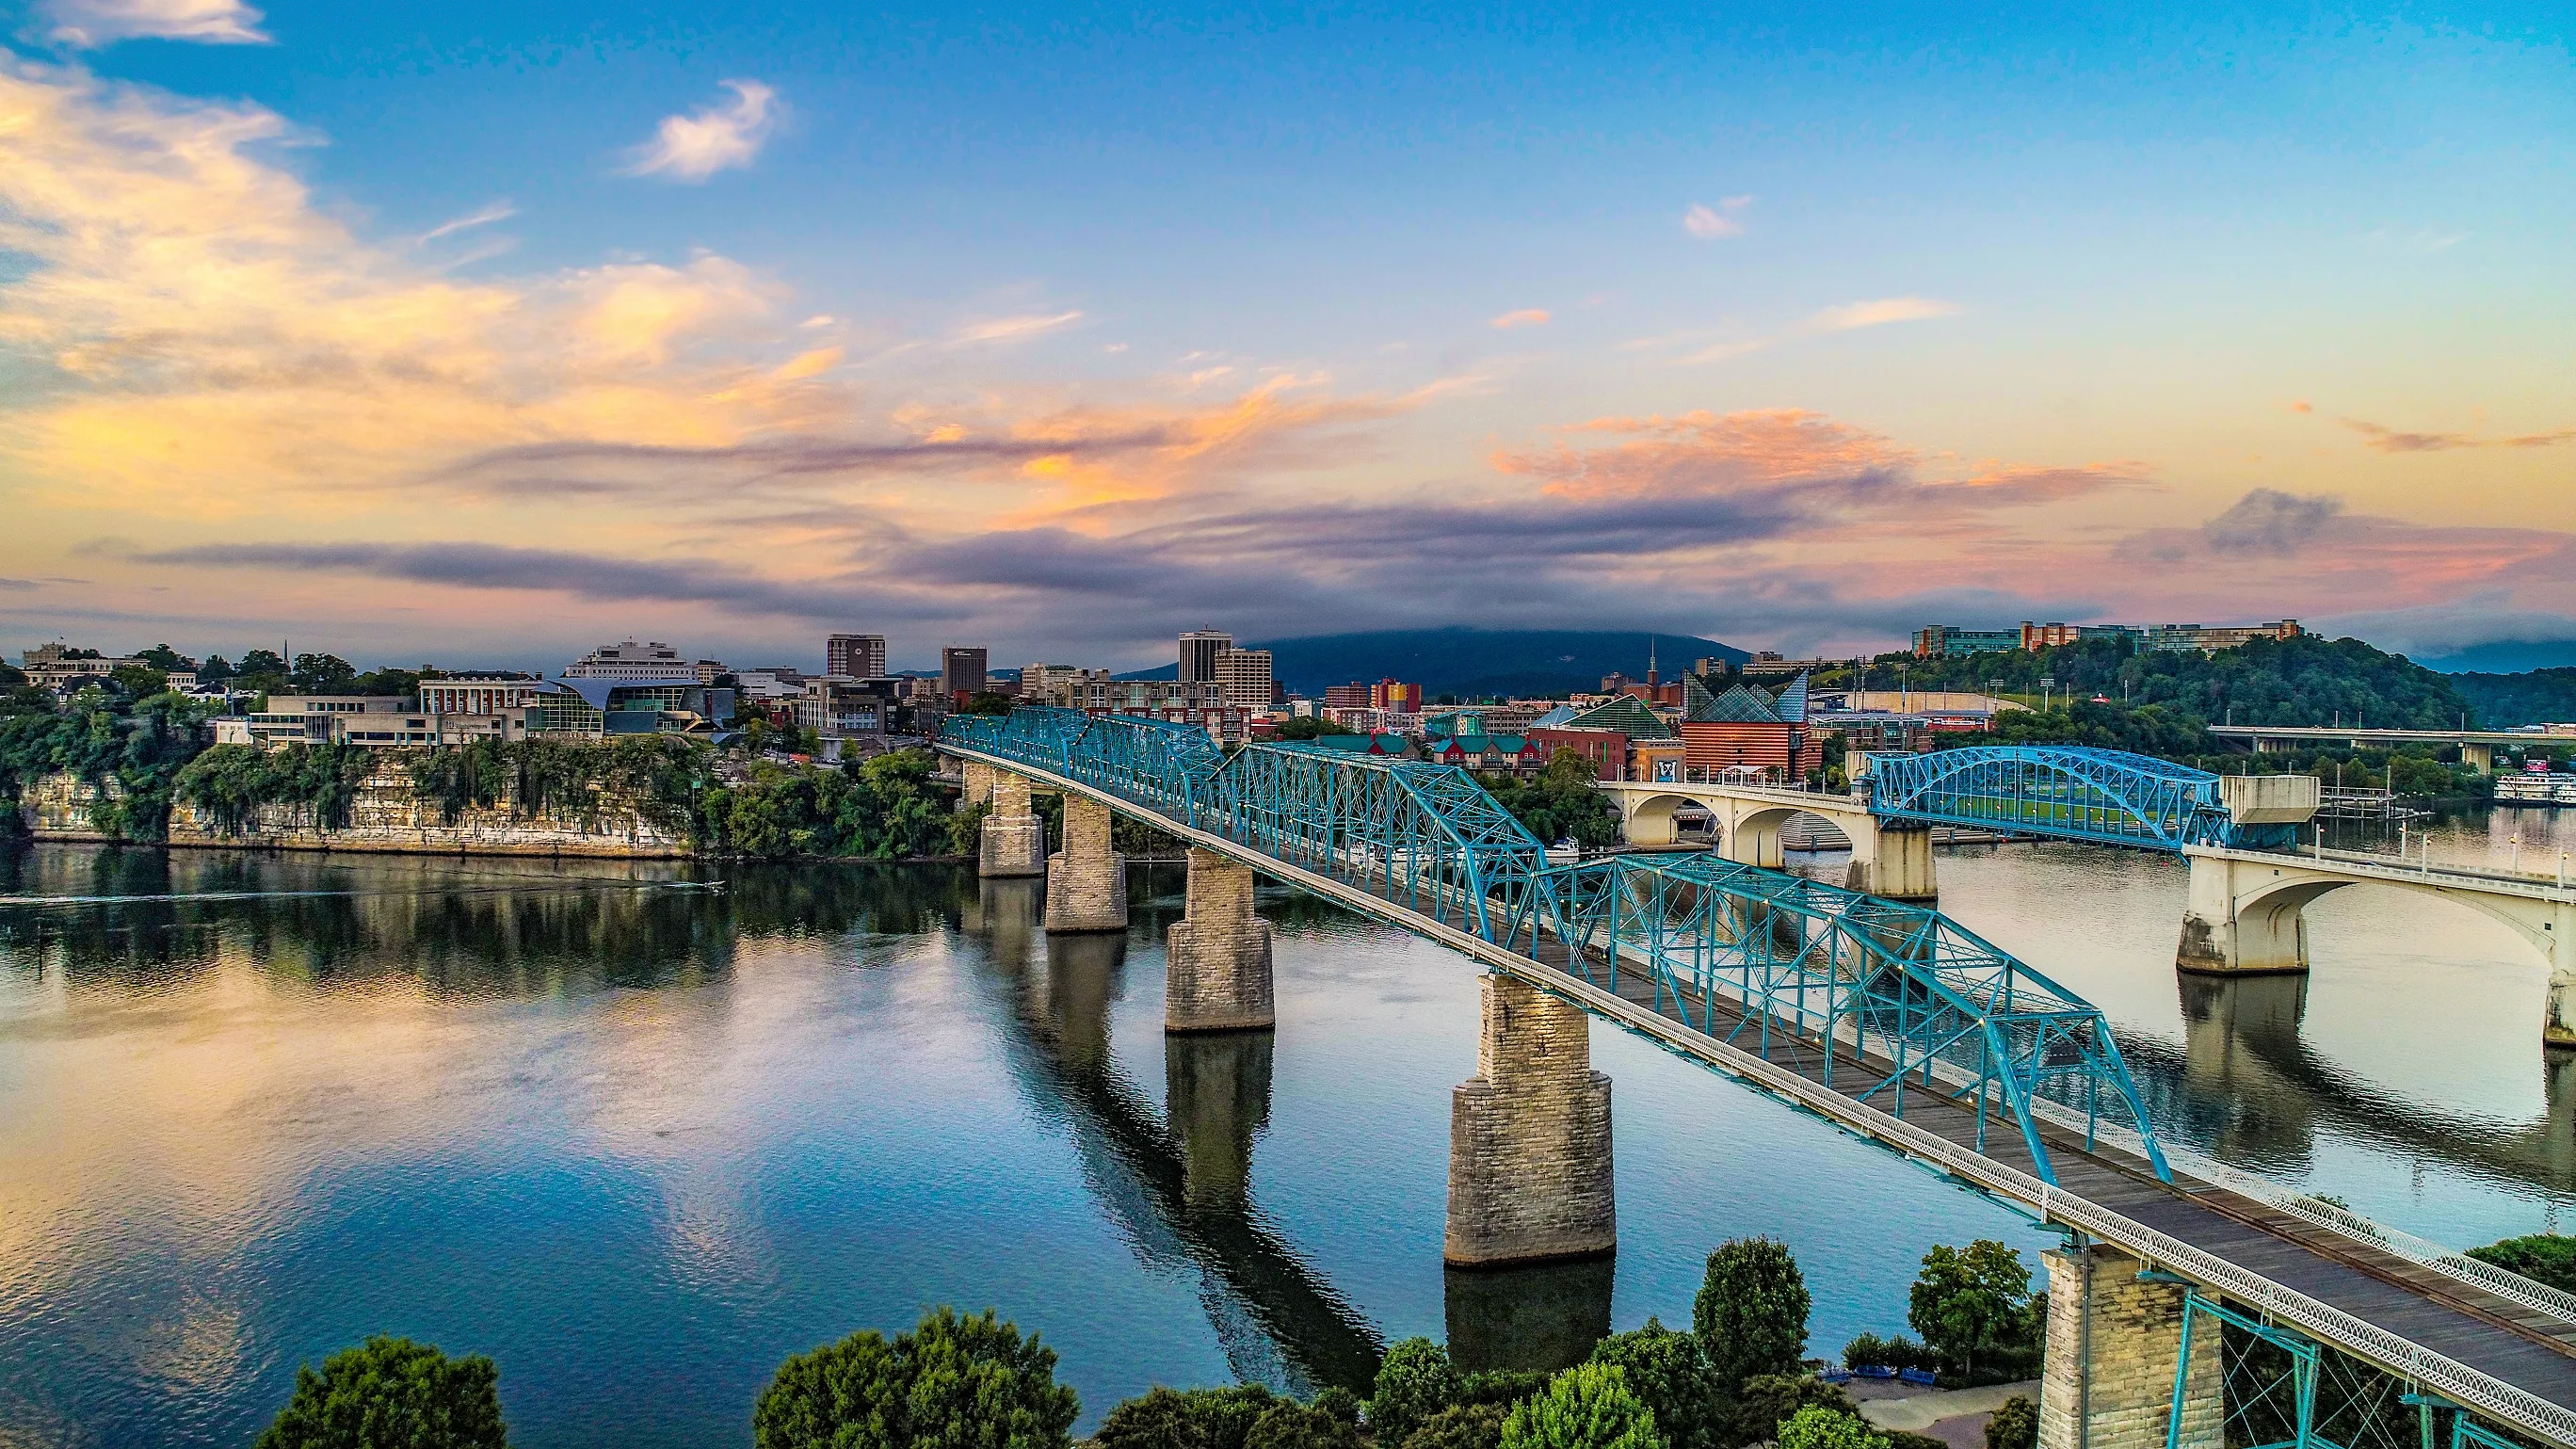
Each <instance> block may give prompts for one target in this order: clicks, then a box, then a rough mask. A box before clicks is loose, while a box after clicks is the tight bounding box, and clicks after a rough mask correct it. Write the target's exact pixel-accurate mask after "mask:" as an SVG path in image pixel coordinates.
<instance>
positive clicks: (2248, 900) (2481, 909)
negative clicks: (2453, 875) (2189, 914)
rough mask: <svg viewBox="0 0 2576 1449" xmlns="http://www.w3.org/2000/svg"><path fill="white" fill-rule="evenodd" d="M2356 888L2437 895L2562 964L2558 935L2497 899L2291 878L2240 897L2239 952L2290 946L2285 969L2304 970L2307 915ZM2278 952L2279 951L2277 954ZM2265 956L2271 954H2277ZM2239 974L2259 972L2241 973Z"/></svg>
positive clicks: (2401, 884)
mask: <svg viewBox="0 0 2576 1449" xmlns="http://www.w3.org/2000/svg"><path fill="white" fill-rule="evenodd" d="M2355 886H2381V887H2385V888H2387V889H2390V890H2395V891H2403V892H2406V893H2407V894H2410V895H2417V896H2435V897H2438V898H2440V899H2443V900H2447V901H2450V902H2452V903H2453V904H2455V905H2460V906H2464V907H2466V908H2468V909H2469V910H2472V911H2475V912H2476V913H2478V914H2479V915H2481V916H2484V917H2486V918H2487V919H2488V920H2491V921H2500V922H2502V923H2504V924H2505V925H2506V926H2508V927H2510V928H2512V930H2513V933H2514V934H2515V935H2516V936H2519V937H2521V938H2522V939H2523V940H2524V941H2526V942H2528V943H2529V944H2530V946H2531V947H2532V949H2533V950H2535V951H2538V952H2539V953H2540V959H2541V961H2542V962H2543V963H2544V964H2546V965H2549V966H2552V967H2555V966H2557V965H2558V952H2557V950H2556V946H2557V933H2556V932H2555V931H2552V930H2550V929H2548V928H2547V926H2546V925H2545V924H2544V923H2543V922H2542V921H2541V920H2540V919H2539V918H2537V917H2536V916H2535V915H2534V914H2533V913H2531V912H2529V911H2516V910H2514V909H2513V908H2511V907H2509V906H2507V905H2505V904H2504V903H2503V902H2504V899H2506V898H2499V897H2492V896H2484V895H2478V894H2474V893H2471V892H2467V891H2445V890H2442V889H2441V888H2440V887H2438V886H2430V885H2427V886H2418V885H2410V884H2408V883H2407V882H2405V881H2397V880H2376V879H2368V878H2363V879H2350V878H2339V877H2331V876H2304V877H2300V876H2288V877H2283V878H2281V879H2279V880H2277V881H2258V882H2256V884H2255V885H2254V887H2253V888H2252V889H2251V890H2247V891H2243V892H2240V893H2239V894H2238V895H2237V898H2236V921H2237V925H2236V930H2237V951H2238V953H2239V954H2240V956H2241V955H2242V954H2243V953H2244V952H2245V951H2246V949H2247V944H2248V937H2249V935H2250V936H2252V937H2254V938H2255V939H2257V940H2259V941H2261V942H2262V943H2264V944H2266V945H2271V944H2273V943H2276V942H2277V943H2279V946H2280V947H2286V954H2287V956H2288V958H2289V959H2291V960H2295V961H2296V962H2297V964H2296V965H2295V966H2292V967H2288V968H2282V969H2290V970H2299V971H2304V970H2306V969H2307V968H2308V929H2307V917H2306V911H2307V908H2308V906H2309V904H2310V903H2311V902H2313V901H2315V900H2316V899H2317V898H2318V897H2320V896H2323V895H2326V894H2328V893H2330V892H2333V891H2339V890H2346V889H2349V888H2351V887H2355ZM2278 951H2279V947H2276V948H2275V953H2277V952H2278ZM2275 953H2267V954H2275ZM2239 969H2260V968H2243V967H2240V968H2239Z"/></svg>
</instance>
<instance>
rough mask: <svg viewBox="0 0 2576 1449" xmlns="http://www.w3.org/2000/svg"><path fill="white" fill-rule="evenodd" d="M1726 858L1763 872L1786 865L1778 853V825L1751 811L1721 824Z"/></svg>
mask: <svg viewBox="0 0 2576 1449" xmlns="http://www.w3.org/2000/svg"><path fill="white" fill-rule="evenodd" d="M1724 823H1725V828H1726V858H1727V859H1729V860H1731V861H1734V862H1735V863H1736V864H1738V865H1758V866H1761V867H1762V868H1764V869H1765V870H1778V869H1780V868H1781V867H1782V866H1784V865H1786V864H1788V857H1787V856H1785V855H1783V854H1781V852H1780V822H1779V821H1778V820H1776V819H1773V820H1765V819H1762V818H1761V817H1759V816H1756V815H1753V814H1751V813H1750V812H1739V814H1738V818H1737V819H1734V820H1729V821H1726V822H1724Z"/></svg>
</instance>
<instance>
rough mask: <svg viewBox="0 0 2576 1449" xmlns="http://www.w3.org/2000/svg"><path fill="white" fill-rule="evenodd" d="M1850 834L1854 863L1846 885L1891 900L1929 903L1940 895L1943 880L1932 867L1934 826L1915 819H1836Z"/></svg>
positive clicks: (1852, 862)
mask: <svg viewBox="0 0 2576 1449" xmlns="http://www.w3.org/2000/svg"><path fill="white" fill-rule="evenodd" d="M1836 823H1837V824H1839V825H1841V826H1842V828H1843V833H1844V834H1846V835H1848V836H1850V837H1851V843H1852V858H1851V865H1850V867H1849V868H1848V869H1847V870H1846V871H1845V873H1844V876H1843V885H1844V887H1845V888H1846V889H1850V890H1856V891H1859V892H1860V893H1862V894H1863V895H1872V896H1884V897H1886V898H1887V899H1889V900H1896V901H1918V902H1921V903H1923V904H1925V905H1929V904H1931V903H1932V902H1934V901H1937V900H1939V899H1940V898H1941V883H1940V880H1939V878H1938V877H1937V876H1935V875H1934V873H1933V869H1932V827H1931V826H1929V825H1926V824H1923V823H1921V822H1919V821H1913V820H1888V821H1881V822H1874V823H1873V824H1871V825H1870V826H1868V827H1866V828H1863V827H1859V826H1856V825H1854V824H1851V823H1849V822H1843V821H1837V822H1836Z"/></svg>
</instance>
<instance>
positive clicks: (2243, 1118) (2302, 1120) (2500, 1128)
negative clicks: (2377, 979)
mask: <svg viewBox="0 0 2576 1449" xmlns="http://www.w3.org/2000/svg"><path fill="white" fill-rule="evenodd" d="M2177 979H2178V980H2179V982H2180V984H2181V992H2182V1018H2183V1045H2182V1046H2181V1048H2180V1049H2176V1047H2175V1046H2174V1045H2173V1043H2172V1042H2171V1041H2170V1040H2168V1039H2164V1038H2160V1037H2152V1036H2146V1035H2142V1034H2139V1033H2135V1032H2125V1031H2124V1032H2120V1033H2117V1035H2118V1037H2119V1043H2120V1052H2121V1054H2122V1055H2123V1056H2125V1057H2126V1058H2127V1059H2128V1061H2129V1064H2130V1067H2131V1070H2132V1072H2133V1073H2134V1075H2135V1076H2136V1079H2137V1082H2138V1090H2139V1092H2140V1093H2141V1094H2142V1095H2144V1096H2145V1097H2146V1098H2147V1105H2148V1108H2149V1110H2150V1111H2151V1112H2152V1113H2153V1114H2154V1116H2155V1118H2156V1120H2157V1122H2159V1123H2160V1124H2164V1125H2165V1127H2166V1129H2167V1130H2168V1131H2171V1132H2172V1133H2173V1134H2174V1136H2175V1137H2176V1138H2177V1139H2179V1140H2184V1141H2189V1142H2194V1143H2198V1144H2205V1145H2206V1148H2207V1150H2209V1151H2210V1152H2211V1153H2212V1155H2214V1156H2218V1157H2221V1158H2224V1159H2226V1160H2227V1161H2230V1162H2235V1163H2239V1164H2242V1165H2244V1166H2247V1167H2249V1168H2251V1169H2253V1170H2255V1171H2260V1172H2272V1171H2284V1170H2286V1171H2293V1172H2295V1171H2300V1170H2304V1169H2305V1168H2306V1167H2307V1166H2308V1165H2309V1164H2310V1162H2311V1160H2312V1158H2313V1155H2314V1151H2315V1146H2316V1136H2317V1133H2318V1132H2319V1131H2320V1130H2325V1131H2337V1132H2343V1133H2346V1134H2349V1135H2352V1136H2356V1137H2362V1138H2367V1139H2371V1140H2374V1141H2377V1142H2380V1143H2383V1144H2386V1145H2389V1146H2393V1147H2397V1148H2401V1149H2403V1150H2405V1151H2406V1152H2408V1153H2410V1154H2417V1155H2421V1156H2423V1157H2425V1158H2428V1159H2431V1160H2434V1161H2439V1162H2442V1163H2445V1164H2447V1165H2450V1166H2455V1167H2463V1168H2467V1169H2469V1170H2471V1171H2473V1172H2477V1173H2480V1174H2482V1175H2485V1176H2488V1177H2491V1178H2494V1179H2498V1180H2502V1181H2505V1182H2509V1183H2515V1184H2527V1185H2531V1186H2536V1187H2541V1188H2545V1189H2548V1190H2550V1191H2553V1192H2576V1056H2571V1055H2570V1054H2568V1053H2564V1052H2551V1053H2545V1054H2542V1055H2543V1057H2544V1060H2542V1061H2540V1062H2539V1063H2538V1064H2537V1065H2538V1066H2539V1068H2540V1070H2541V1072H2542V1086H2543V1092H2544V1101H2545V1102H2546V1103H2547V1106H2546V1109H2545V1111H2544V1112H2543V1114H2542V1116H2541V1117H2540V1118H2539V1120H2537V1121H2533V1122H2528V1123H2519V1124H2517V1123H2511V1122H2499V1121H2496V1120H2494V1119H2491V1118H2480V1117H2475V1116H2470V1115H2467V1114H2462V1113H2451V1112H2444V1111H2441V1110H2439V1109H2437V1108H2433V1107H2428V1106H2426V1105H2425V1104H2423V1103H2420V1102H2412V1101H2408V1100H2405V1099H2403V1098H2400V1097H2398V1096H2396V1095H2394V1094H2392V1093H2390V1092H2388V1091H2387V1090H2385V1089H2384V1088H2381V1087H2378V1086H2375V1085H2373V1084H2371V1083H2370V1082H2368V1081H2367V1080H2365V1079H2363V1078H2362V1077H2360V1076H2359V1075H2357V1074H2355V1073H2353V1072H2352V1071H2350V1070H2348V1069H2347V1068H2345V1067H2343V1066H2342V1065H2340V1064H2338V1063H2337V1062H2335V1061H2334V1060H2332V1059H2331V1058H2328V1057H2326V1056H2325V1055H2323V1054H2322V1053H2319V1052H2318V1051H2316V1050H2315V1049H2314V1048H2312V1047H2310V1046H2308V1045H2307V1044H2306V1043H2305V1042H2303V1041H2302V1040H2301V1039H2300V1036H2299V1025H2300V1021H2301V1019H2302V1017H2303V1016H2304V1014H2305V1012H2306V1008H2307V985H2308V981H2307V977H2305V976H2304V975H2299V976H2291V975H2258V976H2240V977H2218V976H2205V975H2199V974H2195V973H2189V972H2182V973H2177Z"/></svg>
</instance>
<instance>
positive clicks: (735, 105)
mask: <svg viewBox="0 0 2576 1449" xmlns="http://www.w3.org/2000/svg"><path fill="white" fill-rule="evenodd" d="M724 86H725V89H727V90H729V91H732V92H733V100H732V101H730V102H727V103H720V104H717V105H712V106H702V107H700V108H698V109H697V110H695V111H692V112H690V113H689V114H687V115H685V116H664V117H663V118H662V125H661V128H660V129H659V130H657V131H656V132H654V135H653V139H652V140H650V141H647V142H645V143H644V144H643V145H642V146H641V147H639V148H637V150H636V152H635V159H634V161H633V163H632V164H630V165H628V166H627V167H626V174H627V175H629V176H668V177H670V178H672V179H673V180H676V181H704V180H706V179H707V178H708V177H710V176H713V175H715V174H716V173H717V172H719V171H725V170H730V169H732V168H735V167H741V166H748V165H750V164H751V163H752V160H753V158H755V157H757V156H758V155H759V154H760V148H761V145H762V143H764V142H766V141H767V140H768V139H769V133H770V131H771V129H772V128H773V126H774V125H775V124H776V121H777V105H776V103H777V100H778V92H776V91H774V90H772V89H770V88H769V87H768V86H765V85H762V84H761V83H760V82H758V81H754V80H729V81H726V82H725V83H724Z"/></svg>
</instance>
